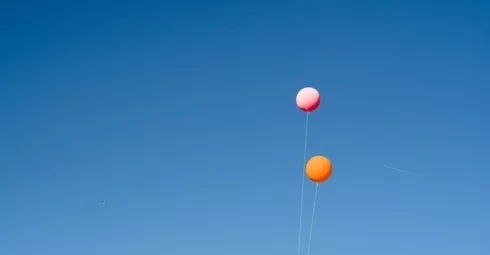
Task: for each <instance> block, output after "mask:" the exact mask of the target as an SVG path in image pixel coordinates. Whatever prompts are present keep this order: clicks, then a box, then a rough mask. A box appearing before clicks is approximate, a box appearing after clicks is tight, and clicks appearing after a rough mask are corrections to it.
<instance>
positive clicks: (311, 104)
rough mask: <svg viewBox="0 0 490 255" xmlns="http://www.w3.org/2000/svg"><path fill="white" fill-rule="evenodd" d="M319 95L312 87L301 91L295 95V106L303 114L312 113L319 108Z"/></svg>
mask: <svg viewBox="0 0 490 255" xmlns="http://www.w3.org/2000/svg"><path fill="white" fill-rule="evenodd" d="M320 101H321V97H320V93H319V92H318V90H316V89H314V88H312V87H306V88H303V89H301V90H300V91H299V92H298V94H297V95H296V105H298V107H299V109H301V110H302V111H304V112H313V111H315V110H316V109H317V108H318V106H320Z"/></svg>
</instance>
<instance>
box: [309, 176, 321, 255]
mask: <svg viewBox="0 0 490 255" xmlns="http://www.w3.org/2000/svg"><path fill="white" fill-rule="evenodd" d="M318 186H319V184H318V183H317V184H316V188H315V198H314V199H313V213H312V214H311V226H310V237H309V239H308V251H307V252H306V255H310V247H311V235H312V234H313V222H314V221H315V209H316V198H317V196H318Z"/></svg>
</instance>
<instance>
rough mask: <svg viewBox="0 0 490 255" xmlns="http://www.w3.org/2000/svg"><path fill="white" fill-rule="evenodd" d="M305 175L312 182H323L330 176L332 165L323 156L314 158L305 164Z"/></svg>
mask: <svg viewBox="0 0 490 255" xmlns="http://www.w3.org/2000/svg"><path fill="white" fill-rule="evenodd" d="M306 175H307V176H308V178H310V180H312V181H313V182H316V183H322V182H325V181H327V180H328V179H329V178H330V176H331V175H332V163H331V162H330V160H329V159H328V158H326V157H324V156H314V157H312V158H310V160H308V163H307V164H306Z"/></svg>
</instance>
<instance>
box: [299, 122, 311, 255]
mask: <svg viewBox="0 0 490 255" xmlns="http://www.w3.org/2000/svg"><path fill="white" fill-rule="evenodd" d="M309 116H310V113H309V112H307V113H306V124H305V146H304V152H303V172H302V173H301V175H302V176H303V179H302V181H301V203H300V210H299V230H298V255H300V253H301V229H302V226H303V200H304V190H305V175H306V173H305V171H306V148H307V145H308V120H309Z"/></svg>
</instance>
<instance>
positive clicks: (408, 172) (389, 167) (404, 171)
mask: <svg viewBox="0 0 490 255" xmlns="http://www.w3.org/2000/svg"><path fill="white" fill-rule="evenodd" d="M383 166H384V167H386V168H388V169H391V170H395V171H397V172H401V173H406V174H410V175H413V176H420V177H421V176H423V175H422V174H418V173H414V172H410V171H407V170H403V169H399V168H396V167H392V166H389V165H383Z"/></svg>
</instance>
